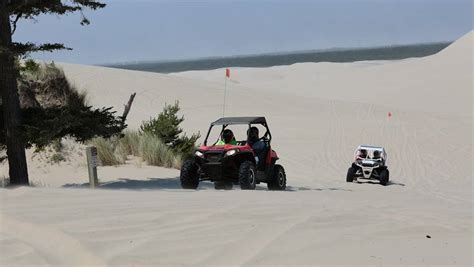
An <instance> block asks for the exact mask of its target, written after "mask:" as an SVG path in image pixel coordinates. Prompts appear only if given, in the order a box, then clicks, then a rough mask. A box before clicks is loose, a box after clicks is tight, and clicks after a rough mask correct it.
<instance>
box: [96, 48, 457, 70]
mask: <svg viewBox="0 0 474 267" xmlns="http://www.w3.org/2000/svg"><path fill="white" fill-rule="evenodd" d="M450 44H451V43H450V42H440V43H430V44H413V45H393V46H385V47H372V48H340V49H325V50H315V51H297V52H282V53H269V54H260V55H243V56H231V57H210V58H200V59H190V60H176V61H163V62H159V61H157V62H131V63H121V64H119V63H117V64H109V65H105V66H108V67H115V68H120V69H129V70H140V71H150V72H159V73H170V72H182V71H190V70H212V69H218V68H225V67H229V66H232V67H254V68H255V67H270V66H282V65H290V64H294V63H302V62H314V63H317V62H338V63H343V62H354V61H365V60H395V59H404V58H412V57H424V56H429V55H433V54H436V53H438V52H439V51H440V50H442V49H444V48H446V47H447V46H448V45H450Z"/></svg>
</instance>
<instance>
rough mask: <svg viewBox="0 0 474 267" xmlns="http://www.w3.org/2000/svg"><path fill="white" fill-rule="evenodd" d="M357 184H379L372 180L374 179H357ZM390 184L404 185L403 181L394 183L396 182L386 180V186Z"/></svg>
mask: <svg viewBox="0 0 474 267" xmlns="http://www.w3.org/2000/svg"><path fill="white" fill-rule="evenodd" d="M355 183H357V184H376V185H380V183H379V182H374V181H370V180H368V181H357V182H355ZM391 185H398V186H405V184H404V183H396V182H392V181H388V184H387V185H386V186H391Z"/></svg>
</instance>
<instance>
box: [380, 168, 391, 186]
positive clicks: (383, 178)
mask: <svg viewBox="0 0 474 267" xmlns="http://www.w3.org/2000/svg"><path fill="white" fill-rule="evenodd" d="M389 176H390V173H389V171H388V169H385V170H382V171H381V172H380V178H379V180H380V184H381V185H384V186H385V185H387V184H388V180H389Z"/></svg>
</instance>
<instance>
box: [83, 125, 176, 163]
mask: <svg viewBox="0 0 474 267" xmlns="http://www.w3.org/2000/svg"><path fill="white" fill-rule="evenodd" d="M90 143H91V145H93V146H95V147H97V154H98V158H99V162H100V164H101V165H102V166H116V165H120V164H124V163H125V161H126V160H127V157H128V156H136V157H140V158H141V159H142V160H143V161H145V162H146V163H147V164H148V165H152V166H161V167H166V168H176V169H179V168H180V167H181V162H182V158H181V156H180V155H178V154H177V153H175V152H173V151H172V150H171V149H170V148H169V147H168V146H166V145H165V144H164V143H163V142H162V141H161V140H160V139H159V138H158V137H156V136H154V135H152V134H147V133H141V134H140V133H138V132H136V131H128V132H125V134H124V136H123V137H121V138H118V137H113V138H108V139H105V138H102V137H99V138H94V139H93V140H92V141H91V142H90Z"/></svg>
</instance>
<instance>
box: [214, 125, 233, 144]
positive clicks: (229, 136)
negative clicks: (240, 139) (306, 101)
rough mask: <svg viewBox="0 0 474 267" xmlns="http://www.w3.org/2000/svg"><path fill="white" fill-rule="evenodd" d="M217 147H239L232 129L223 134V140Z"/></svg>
mask: <svg viewBox="0 0 474 267" xmlns="http://www.w3.org/2000/svg"><path fill="white" fill-rule="evenodd" d="M216 145H234V146H235V145H237V141H236V140H235V137H234V133H233V132H232V131H231V130H230V129H225V130H224V131H223V132H222V138H221V139H220V140H219V141H218V142H217V143H216Z"/></svg>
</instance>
